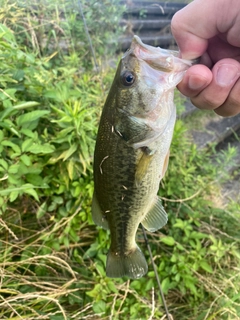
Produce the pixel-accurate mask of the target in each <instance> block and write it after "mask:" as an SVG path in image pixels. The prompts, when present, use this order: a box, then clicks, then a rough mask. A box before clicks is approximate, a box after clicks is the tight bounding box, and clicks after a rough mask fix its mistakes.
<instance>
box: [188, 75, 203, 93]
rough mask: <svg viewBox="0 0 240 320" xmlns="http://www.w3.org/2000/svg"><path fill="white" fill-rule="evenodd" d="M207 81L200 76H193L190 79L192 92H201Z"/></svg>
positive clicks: (189, 83)
mask: <svg viewBox="0 0 240 320" xmlns="http://www.w3.org/2000/svg"><path fill="white" fill-rule="evenodd" d="M206 84H207V81H206V80H205V79H204V78H201V77H199V76H195V75H192V76H190V77H189V79H188V86H189V88H190V89H191V90H200V89H202V88H203V87H204V86H206Z"/></svg>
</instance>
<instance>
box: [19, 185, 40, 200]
mask: <svg viewBox="0 0 240 320" xmlns="http://www.w3.org/2000/svg"><path fill="white" fill-rule="evenodd" d="M23 191H24V193H27V194H30V195H31V196H33V198H34V199H35V200H37V201H39V198H38V194H37V192H36V190H34V189H32V188H24V190H23Z"/></svg>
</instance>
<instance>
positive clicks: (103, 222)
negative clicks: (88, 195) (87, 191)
mask: <svg viewBox="0 0 240 320" xmlns="http://www.w3.org/2000/svg"><path fill="white" fill-rule="evenodd" d="M92 218H93V222H94V223H95V224H96V225H98V226H99V227H102V228H103V229H106V230H107V229H109V226H108V221H107V219H106V216H104V214H103V212H102V210H101V208H100V206H99V203H98V200H97V197H96V194H95V192H94V194H93V199H92Z"/></svg>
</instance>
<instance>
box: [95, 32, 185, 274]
mask: <svg viewBox="0 0 240 320" xmlns="http://www.w3.org/2000/svg"><path fill="white" fill-rule="evenodd" d="M190 65H191V62H189V61H185V60H182V59H180V58H178V57H177V53H176V52H172V51H167V50H162V49H160V48H154V47H151V46H148V45H145V44H143V43H142V42H141V40H140V39H139V38H138V37H137V36H135V37H134V38H133V41H132V45H131V47H130V50H128V51H127V52H126V54H125V55H124V56H123V58H122V59H121V61H120V63H119V66H118V69H117V72H116V75H115V78H114V80H113V84H112V87H111V89H110V91H109V95H108V97H107V100H106V103H105V105H104V108H103V112H102V116H101V120H100V124H99V130H98V135H97V140H96V146H95V153H94V195H93V202H92V216H93V220H94V222H95V223H96V224H97V225H99V226H101V227H103V228H105V229H109V230H110V236H111V245H110V249H109V253H108V256H107V264H106V274H107V276H109V277H123V276H128V277H130V278H133V279H137V278H140V277H142V276H143V275H144V274H145V273H146V272H147V262H146V260H145V257H144V255H143V254H142V252H141V250H140V249H139V247H138V246H137V244H136V241H135V237H136V232H137V229H138V226H139V224H140V223H142V225H143V226H144V227H145V228H146V229H147V230H149V231H156V230H158V229H160V228H161V227H163V226H164V225H165V224H166V223H167V214H166V212H165V210H164V208H163V207H162V204H161V201H160V199H159V198H158V197H157V193H158V189H159V183H160V180H161V179H162V178H163V176H164V173H165V171H166V169H167V164H168V158H169V148H170V144H171V139H172V134H173V129H174V124H175V118H176V110H175V106H174V103H173V90H174V88H175V87H176V85H177V83H178V82H179V81H180V80H181V79H182V77H183V74H184V72H185V71H186V70H187V69H188V67H189V66H190Z"/></svg>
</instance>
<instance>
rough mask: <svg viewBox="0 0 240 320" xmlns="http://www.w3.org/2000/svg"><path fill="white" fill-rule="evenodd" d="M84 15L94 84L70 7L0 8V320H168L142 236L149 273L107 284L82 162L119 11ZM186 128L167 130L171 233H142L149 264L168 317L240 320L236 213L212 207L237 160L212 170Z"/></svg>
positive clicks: (115, 7)
mask: <svg viewBox="0 0 240 320" xmlns="http://www.w3.org/2000/svg"><path fill="white" fill-rule="evenodd" d="M81 4H82V6H83V10H84V14H85V18H86V22H87V25H88V28H89V31H90V35H91V38H92V42H93V45H94V49H95V52H96V56H97V62H98V65H99V67H100V71H99V72H97V71H96V70H95V67H94V66H93V58H92V56H91V53H90V51H89V45H88V42H87V37H86V34H85V31H84V28H83V21H82V19H81V16H80V14H79V12H80V7H79V1H77V0H76V1H75V0H65V1H64V0H51V1H50V0H49V1H48V0H45V1H43V0H39V1H37V0H32V1H31V2H30V1H27V0H26V1H18V0H16V1H13V0H0V71H1V73H0V152H1V157H0V239H1V241H0V319H9V320H10V319H11V320H20V319H28V320H31V319H34V320H37V319H50V320H62V319H126V318H128V319H131V320H134V319H144V320H145V319H165V317H164V309H163V306H162V302H161V299H160V297H159V295H158V291H157V285H156V280H155V277H154V273H153V271H152V266H151V264H150V259H149V254H148V252H147V249H146V247H145V244H144V241H143V236H142V233H141V231H140V232H139V234H138V235H137V237H138V242H139V243H140V245H141V247H142V249H143V251H144V254H145V256H146V257H147V259H148V262H149V272H148V274H147V275H146V276H145V277H143V278H142V279H139V280H133V281H132V280H131V281H130V280H128V279H117V280H115V279H109V278H107V277H106V275H105V262H106V254H107V251H108V247H109V233H107V232H106V231H104V230H101V229H99V228H97V227H96V226H95V225H93V222H92V219H91V212H90V211H91V210H90V208H91V197H92V192H93V179H92V159H93V150H94V144H95V137H96V133H97V126H98V121H99V116H100V113H101V108H102V106H103V103H104V100H105V98H106V95H107V92H108V90H109V88H110V84H111V81H112V79H113V76H114V72H115V68H112V67H110V63H109V61H112V57H113V55H114V54H115V50H116V44H117V39H118V35H119V34H120V33H121V32H122V29H121V28H120V27H119V19H120V18H121V15H122V12H123V11H124V7H123V6H121V5H120V4H119V1H118V0H112V1H110V0H102V1H94V0H89V1H87V0H82V1H81ZM115 58H117V57H116V56H115ZM176 103H177V107H178V111H179V112H180V111H181V110H182V101H181V99H177V100H176ZM191 121H192V120H191ZM188 128H189V125H188V122H187V120H184V121H183V120H178V121H177V123H176V127H175V133H174V139H173V143H172V147H171V158H170V165H169V169H168V173H167V175H166V177H165V179H164V181H162V183H161V187H160V196H161V197H162V199H163V202H164V206H165V207H166V210H167V212H168V214H169V223H168V225H167V226H166V227H165V228H164V229H162V230H160V231H159V232H155V233H153V234H150V233H148V237H149V242H150V246H151V248H152V251H153V255H154V261H155V264H156V266H157V269H158V272H159V275H160V278H161V283H162V287H163V291H164V294H165V296H166V300H167V304H168V307H169V311H170V313H171V315H172V317H173V318H174V319H181V320H184V319H188V320H191V319H192V320H207V319H208V320H210V319H222V320H225V319H226V320H230V319H231V320H236V319H240V291H239V283H240V251H239V248H240V246H239V243H240V224H239V218H240V216H239V210H240V205H239V203H237V202H234V201H231V202H229V203H228V204H227V205H225V206H224V207H223V205H222V202H221V201H219V199H220V191H221V190H220V189H221V188H220V186H221V183H222V182H224V181H227V180H229V179H230V178H231V177H229V175H228V174H227V173H225V169H224V168H225V166H226V164H227V163H229V161H233V160H232V159H233V158H234V155H235V150H234V149H233V148H229V149H228V151H227V152H225V153H223V154H222V156H220V157H218V159H217V161H215V162H214V164H213V163H212V157H213V156H214V154H215V150H214V146H212V148H210V149H208V150H197V148H196V146H195V145H194V144H193V142H192V141H191V139H190V138H189V135H188V132H187V131H188Z"/></svg>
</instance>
